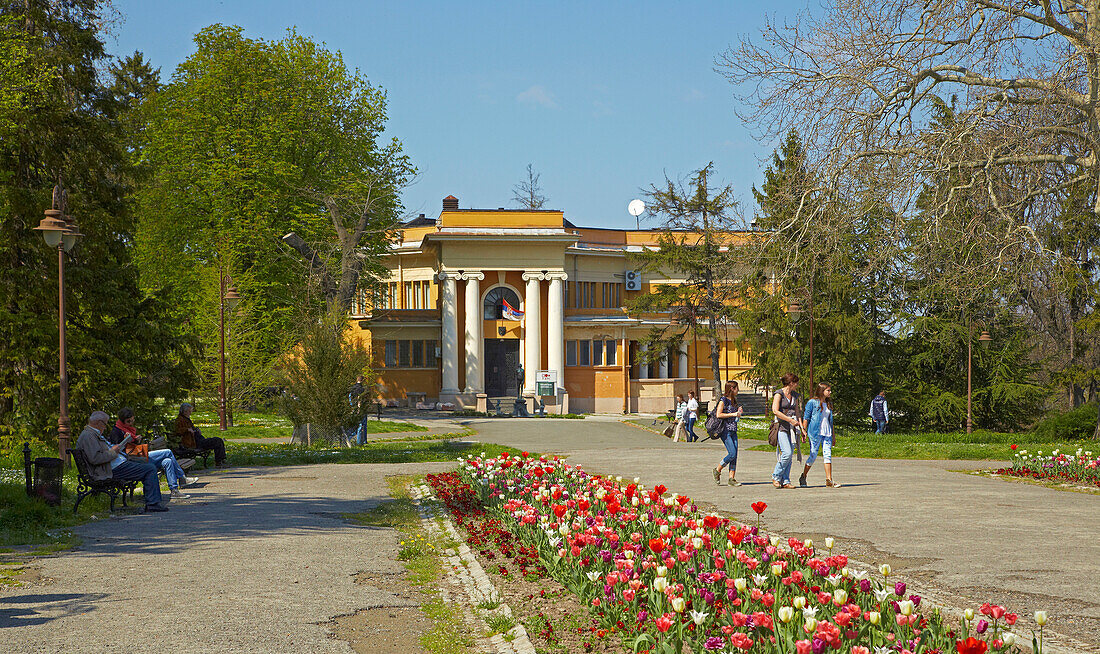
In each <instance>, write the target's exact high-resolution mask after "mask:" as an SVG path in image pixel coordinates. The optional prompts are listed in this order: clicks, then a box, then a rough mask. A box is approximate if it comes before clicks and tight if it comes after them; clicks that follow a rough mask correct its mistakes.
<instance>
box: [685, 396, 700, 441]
mask: <svg viewBox="0 0 1100 654" xmlns="http://www.w3.org/2000/svg"><path fill="white" fill-rule="evenodd" d="M698 419H699V400H697V399H695V391H688V401H687V416H686V417H685V418H684V426H685V427H686V428H687V442H689V443H694V442H695V441H697V440H699V437H698V436H696V435H695V421H696V420H698Z"/></svg>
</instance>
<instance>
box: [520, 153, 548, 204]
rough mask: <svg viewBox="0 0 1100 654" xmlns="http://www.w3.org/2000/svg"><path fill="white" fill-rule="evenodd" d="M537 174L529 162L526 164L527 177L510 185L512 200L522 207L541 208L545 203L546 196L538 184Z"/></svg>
mask: <svg viewBox="0 0 1100 654" xmlns="http://www.w3.org/2000/svg"><path fill="white" fill-rule="evenodd" d="M539 177H541V175H539V174H538V173H536V172H535V169H534V168H533V167H532V166H531V164H527V179H525V180H523V181H522V182H520V183H519V184H516V185H515V186H513V187H512V202H515V203H516V204H518V205H519V206H520V207H522V208H524V209H541V208H542V207H543V205H545V204H546V196H545V195H543V194H542V187H541V186H539Z"/></svg>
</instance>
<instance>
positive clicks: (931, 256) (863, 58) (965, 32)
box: [716, 0, 1100, 437]
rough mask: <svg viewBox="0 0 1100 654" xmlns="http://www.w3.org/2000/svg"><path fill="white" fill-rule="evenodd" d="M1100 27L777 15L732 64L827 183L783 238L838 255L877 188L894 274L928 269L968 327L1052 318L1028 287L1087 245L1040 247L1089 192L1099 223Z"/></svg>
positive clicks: (749, 96)
mask: <svg viewBox="0 0 1100 654" xmlns="http://www.w3.org/2000/svg"><path fill="white" fill-rule="evenodd" d="M1098 25H1100V0H1076V1H1075V0H833V2H831V3H829V5H828V6H827V7H826V8H825V9H824V10H823V11H821V12H818V13H817V14H816V15H815V14H811V13H810V12H808V11H807V12H803V13H801V14H799V15H797V16H796V17H794V18H793V19H791V20H789V21H788V22H784V23H782V24H780V23H778V22H777V21H775V20H774V19H770V20H767V22H766V24H765V26H764V28H763V29H762V31H761V33H760V35H759V38H751V37H746V38H742V39H740V40H738V42H736V43H735V44H733V45H732V46H731V47H730V48H729V49H727V50H726V51H725V52H724V53H723V54H721V55H720V56H719V57H718V59H717V61H716V66H717V70H718V71H719V72H720V73H722V74H723V75H725V76H726V77H727V79H728V80H729V81H730V82H731V83H732V84H733V85H734V86H735V87H736V88H737V89H738V94H739V97H740V100H741V106H742V110H741V117H742V118H743V119H744V120H745V121H746V122H748V123H750V124H753V125H756V126H758V128H759V129H760V131H761V134H762V135H763V136H765V137H771V138H776V137H779V136H780V135H782V134H783V133H785V132H786V131H787V130H788V129H792V128H795V129H798V131H799V133H800V134H801V136H802V137H803V139H804V143H805V146H806V149H807V152H808V157H807V158H808V161H810V162H811V164H810V165H811V169H812V173H813V178H814V179H815V180H817V181H818V183H819V186H818V187H817V188H814V189H809V190H807V191H806V197H807V198H808V199H813V200H816V201H813V202H806V203H804V205H803V206H804V207H806V208H807V209H808V212H814V213H813V215H806V214H805V213H802V212H801V211H800V212H798V213H797V214H796V215H795V216H794V217H792V218H791V220H792V221H793V222H792V224H795V225H803V226H802V227H801V228H798V227H796V228H795V229H790V230H778V231H777V232H776V233H775V234H769V235H768V236H767V238H772V239H776V238H782V237H784V235H787V236H786V237H787V238H799V239H802V238H803V237H804V232H805V231H806V230H808V229H811V227H810V226H809V225H812V229H813V230H814V234H815V237H817V240H818V242H819V243H828V241H829V240H830V239H831V238H834V236H833V235H839V234H842V233H843V229H842V228H843V222H844V221H843V214H844V210H843V205H844V204H845V203H848V202H849V201H850V200H851V198H853V197H857V196H858V193H857V192H856V190H857V189H858V187H859V185H860V184H859V180H860V179H863V180H867V179H874V180H875V182H876V191H877V193H878V196H879V197H878V201H881V202H884V203H886V204H888V205H889V206H891V207H893V209H894V213H893V214H892V215H893V216H894V217H895V224H894V225H892V226H891V229H890V230H889V233H890V234H891V235H892V237H891V238H890V239H889V241H888V242H886V243H884V244H883V247H882V248H880V249H879V250H878V253H877V254H876V256H879V257H883V258H885V259H888V260H889V261H888V263H887V264H886V265H887V266H892V267H894V268H895V269H898V270H899V271H900V272H901V273H902V274H903V275H904V273H905V270H906V269H907V268H909V269H919V270H920V272H921V273H923V274H922V275H921V277H922V278H926V279H931V280H934V281H935V282H936V285H937V286H939V288H940V289H941V290H951V291H953V292H951V293H949V294H948V296H949V298H950V302H951V304H952V305H953V306H954V307H955V308H956V309H961V310H962V311H963V312H964V313H966V314H969V315H975V314H980V313H982V312H988V311H993V310H995V309H997V308H1001V309H1004V308H1012V307H1013V306H1015V307H1020V305H1021V304H1025V300H1026V301H1027V303H1030V304H1031V305H1032V306H1031V311H1033V312H1035V313H1036V314H1049V312H1050V311H1049V310H1050V308H1051V307H1050V306H1047V307H1035V306H1034V303H1035V302H1036V300H1037V298H1038V296H1037V295H1036V294H1031V295H1026V291H1027V290H1028V285H1030V284H1032V283H1033V282H1034V280H1036V279H1042V278H1043V277H1044V276H1045V275H1044V273H1049V272H1054V271H1057V270H1059V269H1064V270H1069V269H1073V268H1076V269H1078V270H1079V269H1081V265H1080V263H1079V262H1077V263H1075V262H1073V261H1071V260H1070V259H1069V258H1067V257H1068V254H1067V253H1069V252H1080V251H1082V250H1085V249H1087V248H1086V247H1082V244H1076V245H1070V246H1069V247H1058V248H1053V247H1050V244H1049V242H1048V240H1047V239H1044V238H1042V236H1041V235H1042V234H1043V233H1044V231H1045V230H1047V229H1048V228H1049V227H1050V225H1052V224H1056V223H1057V221H1058V219H1059V216H1060V215H1061V208H1062V206H1063V204H1064V202H1065V200H1066V199H1067V197H1068V196H1069V195H1070V194H1071V193H1074V192H1080V189H1082V188H1084V189H1086V191H1085V197H1086V202H1087V204H1088V206H1090V207H1091V212H1092V213H1093V214H1094V215H1095V216H1097V217H1100V192H1098V191H1100V103H1098V102H1097V100H1096V98H1098V97H1100V56H1097V52H1100V28H1098ZM807 218H810V219H811V220H806V219H807ZM775 263H776V265H777V266H778V267H779V268H780V269H782V267H783V265H784V264H785V263H786V265H787V267H790V268H794V267H796V265H797V264H796V262H793V261H792V262H775ZM1093 281H1095V277H1094V278H1093ZM1048 285H1049V284H1048ZM1055 286H1057V284H1055ZM1021 296H1026V297H1023V298H1022V297H1021ZM1056 297H1057V296H1056V295H1055V298H1056ZM1053 301H1054V300H1051V302H1053ZM998 305H999V306H998ZM1072 322H1073V321H1072V320H1071V321H1069V323H1067V324H1072ZM1071 347H1072V345H1071ZM1097 435H1098V437H1100V426H1098V428H1097Z"/></svg>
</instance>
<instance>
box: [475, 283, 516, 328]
mask: <svg viewBox="0 0 1100 654" xmlns="http://www.w3.org/2000/svg"><path fill="white" fill-rule="evenodd" d="M505 301H507V302H508V304H509V305H511V307H512V308H513V309H516V310H517V311H518V310H519V296H518V295H516V292H515V291H513V290H512V289H510V288H508V287H507V286H496V287H494V288H492V289H490V290H489V292H488V293H486V294H485V304H484V305H483V309H484V310H483V312H482V313H483V318H484V319H485V320H500V319H502V318H503V317H504V314H503V310H504V302H505Z"/></svg>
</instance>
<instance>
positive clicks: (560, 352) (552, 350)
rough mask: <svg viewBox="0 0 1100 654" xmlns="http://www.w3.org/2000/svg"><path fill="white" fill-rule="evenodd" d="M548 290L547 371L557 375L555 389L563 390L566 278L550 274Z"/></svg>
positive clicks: (560, 274) (562, 274)
mask: <svg viewBox="0 0 1100 654" xmlns="http://www.w3.org/2000/svg"><path fill="white" fill-rule="evenodd" d="M549 277H550V289H549V291H548V295H547V297H546V356H547V366H546V368H547V370H555V371H557V373H558V384H557V389H555V390H558V389H564V388H565V314H564V304H565V294H564V292H563V287H564V286H565V280H566V279H567V276H566V274H565V273H564V272H562V273H551V274H550V275H549Z"/></svg>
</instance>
